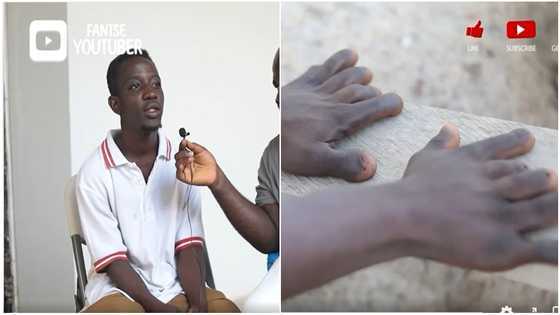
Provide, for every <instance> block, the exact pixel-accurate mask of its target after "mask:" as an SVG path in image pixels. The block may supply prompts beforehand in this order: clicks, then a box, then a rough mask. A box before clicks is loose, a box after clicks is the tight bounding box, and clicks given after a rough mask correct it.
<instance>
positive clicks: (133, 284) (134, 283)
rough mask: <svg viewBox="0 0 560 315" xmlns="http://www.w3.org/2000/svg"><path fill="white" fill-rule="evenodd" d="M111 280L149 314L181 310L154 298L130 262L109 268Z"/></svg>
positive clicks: (123, 262)
mask: <svg viewBox="0 0 560 315" xmlns="http://www.w3.org/2000/svg"><path fill="white" fill-rule="evenodd" d="M107 274H108V275H109V278H110V279H111V280H112V281H113V282H114V283H115V284H116V286H117V287H118V288H119V289H121V290H123V291H124V292H126V294H128V295H129V296H130V297H131V298H133V299H134V301H136V302H138V303H140V305H142V307H143V308H144V310H145V311H147V312H162V313H163V312H165V313H173V312H178V311H179V310H178V309H177V308H176V307H175V306H173V305H167V304H165V303H163V302H161V301H160V300H158V299H157V298H156V297H154V296H153V295H152V294H151V293H150V291H148V288H146V285H145V284H144V282H143V281H142V279H140V277H139V276H138V274H137V273H136V271H134V269H132V267H131V266H130V264H129V263H128V261H123V260H117V261H114V262H112V263H111V264H110V265H109V266H108V267H107Z"/></svg>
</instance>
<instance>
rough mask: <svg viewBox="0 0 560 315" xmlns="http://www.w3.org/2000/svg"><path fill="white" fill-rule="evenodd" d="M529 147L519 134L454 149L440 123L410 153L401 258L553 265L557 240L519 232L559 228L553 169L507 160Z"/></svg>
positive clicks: (451, 130)
mask: <svg viewBox="0 0 560 315" xmlns="http://www.w3.org/2000/svg"><path fill="white" fill-rule="evenodd" d="M534 143H535V138H534V137H533V136H532V135H531V133H529V132H528V131H527V130H524V129H518V130H514V131H512V132H510V133H507V134H502V135H499V136H496V137H492V138H488V139H485V140H482V141H479V142H475V143H472V144H469V145H466V146H462V147H459V132H458V130H457V128H456V127H454V126H453V125H446V126H444V128H442V129H441V131H440V132H439V134H438V135H437V136H435V137H434V138H433V139H432V140H431V141H430V142H429V143H428V144H427V145H426V147H425V148H424V149H423V150H421V151H419V152H418V153H416V154H415V155H413V156H412V158H411V159H410V161H409V163H408V166H407V168H406V171H405V176H404V178H403V179H402V184H401V188H403V189H402V191H401V192H400V194H401V195H402V198H401V202H402V203H404V204H405V206H403V207H402V208H406V209H407V210H406V215H405V216H403V217H402V220H404V221H405V222H406V224H405V226H407V227H406V228H404V229H403V230H404V231H405V234H406V235H407V236H406V239H408V240H409V241H410V243H409V245H410V246H408V250H407V254H408V255H412V256H420V257H424V258H430V259H434V260H438V261H442V262H445V263H449V264H453V265H457V266H460V267H465V268H475V269H482V270H503V269H509V268H513V267H515V266H517V265H520V264H523V263H527V262H546V263H551V264H556V263H557V260H558V254H557V248H558V242H557V240H556V241H536V242H531V241H528V240H527V239H525V238H524V237H523V234H522V233H524V232H527V231H531V230H535V229H541V228H543V227H546V226H551V225H555V224H557V223H558V213H557V211H558V191H557V185H558V183H557V177H556V174H555V173H554V171H552V170H546V169H537V170H528V169H527V167H526V166H525V165H524V164H523V163H522V162H519V161H516V160H511V159H512V158H514V157H517V156H520V155H523V154H525V153H527V152H529V151H530V150H531V149H532V147H533V145H534Z"/></svg>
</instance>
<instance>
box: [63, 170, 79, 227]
mask: <svg viewBox="0 0 560 315" xmlns="http://www.w3.org/2000/svg"><path fill="white" fill-rule="evenodd" d="M64 202H65V205H66V219H67V221H68V230H69V231H70V236H72V235H79V236H81V237H83V234H82V224H81V223H80V215H79V213H78V201H77V200H76V175H74V176H72V177H70V179H69V180H68V182H67V183H66V188H65V190H64Z"/></svg>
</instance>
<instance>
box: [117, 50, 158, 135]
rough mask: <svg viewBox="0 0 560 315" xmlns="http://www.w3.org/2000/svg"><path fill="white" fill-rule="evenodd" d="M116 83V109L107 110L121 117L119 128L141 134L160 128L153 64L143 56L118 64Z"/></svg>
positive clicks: (156, 77)
mask: <svg viewBox="0 0 560 315" xmlns="http://www.w3.org/2000/svg"><path fill="white" fill-rule="evenodd" d="M117 84H118V91H119V92H118V96H116V103H117V104H116V108H115V106H113V105H111V107H112V108H113V111H115V112H116V113H117V114H119V115H120V116H121V127H122V128H123V129H132V130H144V131H154V130H157V129H158V128H160V127H161V116H162V114H163V102H164V96H163V90H162V88H161V79H160V77H159V75H158V72H157V69H156V67H155V65H154V64H153V63H152V62H151V61H150V60H148V59H146V58H144V57H132V58H129V59H128V60H126V61H125V62H124V63H123V64H121V65H120V71H119V75H118V77H117ZM114 97H115V96H111V98H114ZM111 98H110V102H111Z"/></svg>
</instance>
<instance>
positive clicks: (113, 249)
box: [76, 129, 204, 305]
mask: <svg viewBox="0 0 560 315" xmlns="http://www.w3.org/2000/svg"><path fill="white" fill-rule="evenodd" d="M117 131H118V130H111V131H109V133H108V135H107V138H106V139H105V140H104V141H103V142H102V143H101V145H100V146H99V148H98V149H97V150H96V151H95V152H94V154H92V155H91V156H90V157H89V158H88V159H87V160H86V162H85V163H84V164H83V165H82V168H81V169H80V171H79V173H78V177H77V184H76V197H77V200H78V208H79V214H80V221H81V224H82V231H83V234H84V238H85V240H86V243H87V247H88V249H89V253H90V256H91V259H92V262H93V266H92V268H91V270H90V272H89V276H88V284H87V286H86V292H85V293H86V299H87V301H86V305H91V304H93V303H95V302H96V301H97V300H99V299H100V298H102V297H104V296H106V295H108V294H112V293H115V292H116V291H118V292H121V293H123V294H125V295H126V293H125V292H123V291H121V290H119V289H118V288H116V287H115V285H114V284H113V283H112V282H111V280H110V279H109V276H108V275H107V274H106V273H105V269H106V267H107V266H108V265H109V264H110V263H111V262H113V261H115V260H127V261H128V262H129V263H130V265H131V266H132V268H133V269H134V270H135V271H136V272H137V273H138V275H139V276H140V278H141V279H142V280H143V281H144V283H145V284H146V287H147V288H148V290H149V291H150V293H151V294H152V295H154V296H155V297H156V298H158V299H159V300H161V301H162V302H164V303H167V302H169V301H170V300H171V299H172V298H173V297H175V296H176V295H177V294H180V293H181V292H183V289H182V288H181V285H180V283H179V279H178V276H177V268H176V265H175V253H176V251H178V250H180V249H183V248H186V247H189V246H202V245H203V241H204V239H203V237H204V230H203V227H202V217H201V212H200V210H201V209H200V208H201V200H200V193H199V190H198V187H196V186H190V185H187V184H184V183H183V182H181V181H179V180H177V179H176V177H175V172H176V168H175V159H172V154H174V150H173V147H172V144H171V141H169V139H167V138H166V137H165V136H164V135H163V133H162V131H161V129H160V130H159V132H158V136H159V147H158V154H157V157H156V161H155V163H154V166H153V168H152V171H151V173H150V176H149V178H148V182H147V183H146V182H145V180H144V177H143V175H142V171H141V170H140V168H139V167H138V166H137V165H136V164H135V163H131V162H129V161H128V160H127V159H126V158H125V157H124V155H123V154H122V152H121V151H120V150H119V148H118V147H117V145H116V143H115V141H114V140H113V136H114V135H115V134H116V132H117ZM126 296H128V295H126Z"/></svg>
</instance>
